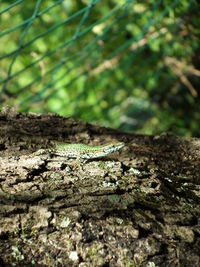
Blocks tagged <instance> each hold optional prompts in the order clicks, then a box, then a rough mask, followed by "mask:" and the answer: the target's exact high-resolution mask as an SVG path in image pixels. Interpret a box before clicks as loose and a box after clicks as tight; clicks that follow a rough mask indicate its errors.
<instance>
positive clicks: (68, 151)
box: [34, 141, 125, 160]
mask: <svg viewBox="0 0 200 267" xmlns="http://www.w3.org/2000/svg"><path fill="white" fill-rule="evenodd" d="M124 145H125V144H124V143H123V142H116V141H115V142H112V143H110V144H105V145H99V146H89V145H85V144H66V143H61V144H57V145H56V146H55V148H52V149H50V150H45V149H40V150H38V151H36V152H35V153H34V154H36V155H41V154H46V153H47V151H49V152H50V154H51V155H53V156H59V157H65V158H68V159H69V158H74V159H77V160H79V159H86V160H87V159H95V158H102V157H106V156H107V155H109V154H111V153H113V152H115V151H118V150H120V149H121V148H122V147H123V146H124Z"/></svg>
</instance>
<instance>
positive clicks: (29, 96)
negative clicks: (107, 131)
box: [0, 0, 200, 136]
mask: <svg viewBox="0 0 200 267" xmlns="http://www.w3.org/2000/svg"><path fill="white" fill-rule="evenodd" d="M199 8H200V6H199V4H198V3H197V2H196V1H188V0H176V1H169V0H165V1H156V0H149V1H138V0H137V1H131V0H121V1H118V0H110V1H103V0H102V1H100V0H82V1H81V0H79V1H73V0H63V1H62V0H57V1H55V0H54V1H52V0H45V1H42V0H37V1H24V0H18V1H0V85H1V89H0V105H1V107H3V106H5V105H11V106H15V107H16V108H17V109H18V110H20V111H25V112H29V111H32V112H40V113H46V112H56V113H58V114H60V115H65V116H73V117H77V118H80V119H83V120H85V121H88V122H93V123H94V122H95V123H98V124H101V125H104V126H109V127H114V128H119V129H121V130H123V131H134V132H137V133H143V134H160V133H161V132H163V131H170V132H174V133H175V134H179V135H185V136H200V127H199V121H200V98H199V94H200V89H199V85H200V70H198V69H199V66H200V53H199V47H200V46H199V40H200V27H199V26H200V16H199Z"/></svg>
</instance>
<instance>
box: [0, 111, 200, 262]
mask: <svg viewBox="0 0 200 267" xmlns="http://www.w3.org/2000/svg"><path fill="white" fill-rule="evenodd" d="M113 140H118V141H124V142H125V144H126V146H125V147H124V148H123V149H122V150H121V151H120V152H117V153H115V154H113V155H111V156H109V157H107V158H104V159H96V160H89V161H87V162H84V163H83V162H81V163H80V164H79V165H78V166H76V165H75V164H74V160H72V159H70V160H66V159H63V158H60V157H54V158H52V157H50V155H49V154H48V153H46V154H44V155H37V154H35V153H33V152H35V151H37V150H38V149H40V148H44V149H47V150H48V149H49V148H51V147H53V146H54V144H55V143H58V142H66V143H85V144H91V145H93V144H94V145H97V144H105V143H107V142H108V143H109V142H111V141H113ZM199 171H200V141H199V139H197V138H190V139H189V138H188V139H186V138H180V137H177V136H173V135H169V134H163V135H160V136H154V137H153V136H144V135H133V134H125V133H120V132H117V131H114V130H111V129H106V128H102V127H98V126H92V125H89V124H87V123H84V122H80V121H75V120H73V119H71V118H68V119H67V118H62V117H59V116H57V115H46V116H44V115H35V114H21V113H16V112H15V111H13V110H11V109H10V110H9V109H8V110H4V111H3V112H2V113H0V266H13V264H15V266H80V267H83V266H145V267H146V266H148V267H150V266H151V267H153V266H159V267H160V266H170V267H173V266H187V267H188V266H200V220H199V217H200V204H199V203H200V179H199Z"/></svg>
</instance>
